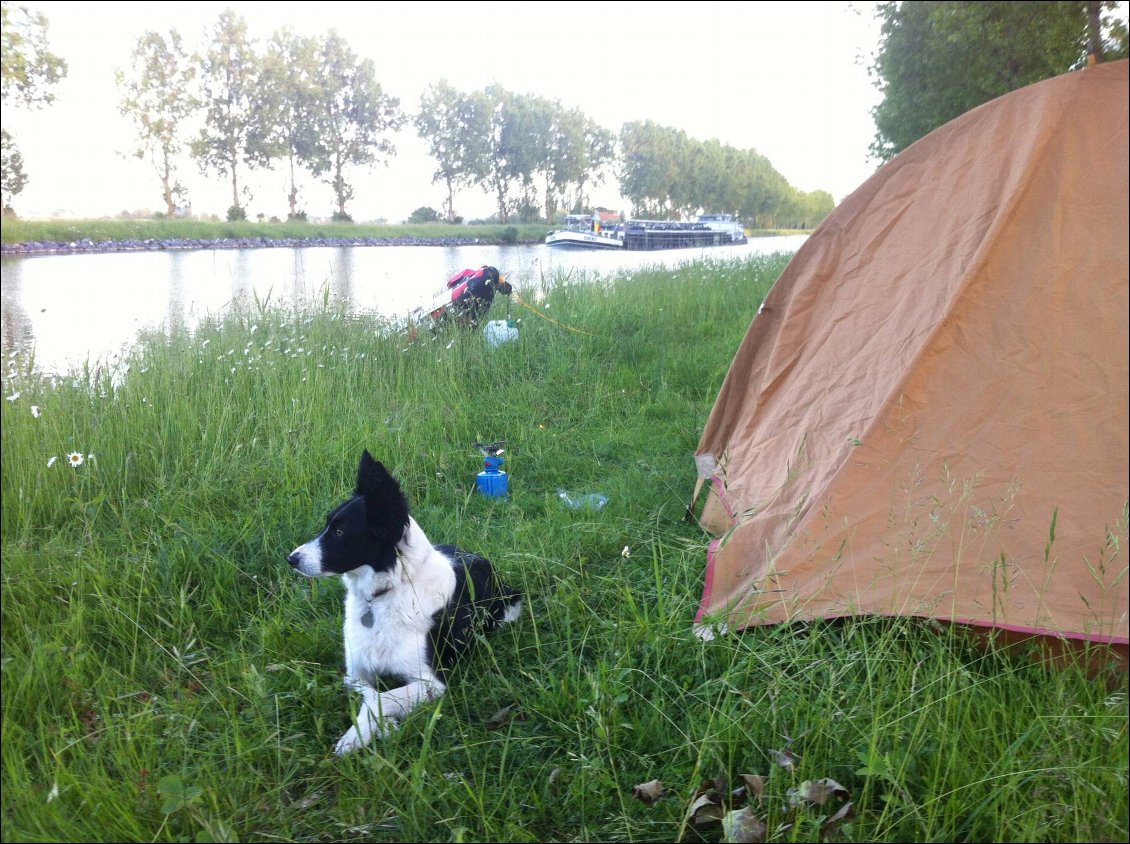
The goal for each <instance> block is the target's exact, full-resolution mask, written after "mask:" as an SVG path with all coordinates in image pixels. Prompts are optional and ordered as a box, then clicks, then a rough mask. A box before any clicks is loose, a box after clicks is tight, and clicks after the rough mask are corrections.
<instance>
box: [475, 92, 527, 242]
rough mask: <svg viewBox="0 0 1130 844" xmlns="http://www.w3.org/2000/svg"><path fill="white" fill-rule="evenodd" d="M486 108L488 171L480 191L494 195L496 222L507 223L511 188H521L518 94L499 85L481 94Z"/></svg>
mask: <svg viewBox="0 0 1130 844" xmlns="http://www.w3.org/2000/svg"><path fill="white" fill-rule="evenodd" d="M483 93H484V94H485V96H486V99H487V102H488V104H489V109H490V110H489V119H488V122H487V157H486V163H487V170H486V174H485V178H484V179H483V181H482V183H481V184H482V188H483V191H484V192H486V193H490V194H493V195H494V200H495V203H496V204H497V207H498V222H500V223H506V222H507V220H509V218H510V213H511V212H512V211H513V210H514V208H515V207H516V203H515V200H514V198H513V196H512V195H511V194H512V188H513V187H514V186H515V185H516V184H517V185H521V182H522V177H521V173H522V170H523V157H524V156H523V151H522V137H521V135H522V130H521V104H520V101H519V97H518V95H517V94H514V93H512V92H510V91H507V90H506V89H505V88H503V87H502V86H500V85H490V86H488V87H487V88H486V89H484V92H483Z"/></svg>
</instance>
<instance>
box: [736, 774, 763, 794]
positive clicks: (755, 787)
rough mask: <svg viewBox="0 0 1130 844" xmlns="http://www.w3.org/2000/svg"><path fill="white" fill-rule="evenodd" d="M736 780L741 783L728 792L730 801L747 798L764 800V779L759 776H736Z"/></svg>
mask: <svg viewBox="0 0 1130 844" xmlns="http://www.w3.org/2000/svg"><path fill="white" fill-rule="evenodd" d="M738 779H739V780H740V781H741V785H739V786H738V787H737V788H735V789H734V790H733V791H732V792H730V799H731V800H741V799H742V798H748V797H756V798H757V799H758V800H764V799H765V777H763V776H761V774H738Z"/></svg>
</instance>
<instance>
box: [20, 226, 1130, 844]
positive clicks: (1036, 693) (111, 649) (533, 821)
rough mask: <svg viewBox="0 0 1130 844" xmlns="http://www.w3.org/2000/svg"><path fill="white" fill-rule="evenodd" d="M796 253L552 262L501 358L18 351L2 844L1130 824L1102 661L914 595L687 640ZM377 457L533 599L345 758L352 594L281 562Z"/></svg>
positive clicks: (947, 831) (259, 320)
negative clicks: (585, 269)
mask: <svg viewBox="0 0 1130 844" xmlns="http://www.w3.org/2000/svg"><path fill="white" fill-rule="evenodd" d="M7 229H8V224H7V223H5V232H7ZM788 257H789V256H786V255H774V256H768V257H757V258H750V259H746V260H740V261H710V260H706V261H702V262H699V263H695V264H691V265H687V266H685V267H682V268H680V269H677V270H645V271H641V272H634V273H632V274H631V275H622V276H615V277H611V278H599V277H597V278H587V277H570V276H568V275H559V276H557V277H555V278H553V279H549V280H547V281H546V282H545V283H544V284H543V285H542V286H539V287H538V288H536V289H529V290H519V291H518V292H519V294H520V297H521V300H520V302H516V303H514V304H513V316H514V317H515V318H517V319H518V320H519V321H518V328H519V335H520V336H519V338H518V339H517V340H516V341H514V342H510V343H507V344H504V345H501V346H498V347H491V346H490V345H489V344H488V343H487V342H485V340H484V338H483V336H482V335H481V334H480V333H478V332H472V331H460V330H454V329H453V330H448V331H445V332H441V333H438V334H432V333H430V332H427V331H423V332H420V333H419V334H418V335H417V336H416V337H415V339H409V336H408V335H406V334H405V333H403V332H402V331H401V330H400V329H399V327H398V326H395V325H393V324H391V323H389V322H388V321H387V320H385V319H383V318H380V317H376V316H372V315H366V314H360V315H358V314H347V313H343V312H339V311H337V310H335V306H334V304H333V303H332V301H331V300H330V298H329V297H326V298H325V299H323V300H322V301H321V302H320V303H315V304H313V305H310V306H305V307H303V308H301V309H298V310H296V309H294V308H291V307H286V306H283V305H280V304H278V303H273V302H270V301H266V302H257V303H256V304H255V305H254V306H252V307H251V308H250V309H249V310H247V311H245V312H233V313H229V314H227V315H225V316H223V317H222V318H217V319H215V320H214V321H210V322H206V323H204V324H203V325H201V326H199V327H198V328H197V329H196V330H195V331H194V332H192V333H191V334H190V333H188V332H186V331H185V330H184V329H183V328H180V327H178V326H175V325H174V326H167V327H166V328H165V329H164V330H162V331H158V332H153V333H151V334H148V335H146V336H145V337H143V338H142V340H141V342H139V344H138V345H137V346H136V347H135V348H134V349H133V350H132V351H131V352H130V353H129V354H128V355H127V356H126V357H125V358H123V359H121V360H117V361H108V362H106V364H105V365H104V366H99V367H97V368H95V367H87V368H85V369H83V370H81V371H74V372H71V373H69V374H67V375H66V376H64V377H47V376H44V375H42V374H37V373H36V371H35V368H34V358H33V357H31V358H28V357H25V356H20V355H13V356H10V357H9V358H8V360H7V361H6V371H5V373H4V385H3V386H4V389H3V393H4V397H5V399H6V400H5V401H3V402H2V403H0V414H2V417H0V422H2V454H3V472H2V481H0V492H2V497H0V501H2V514H0V528H2V556H3V566H2V569H0V572H2V578H3V580H2V585H3V590H2V604H3V606H2V625H0V637H2V655H0V680H2V702H3V709H2V725H3V742H2V747H0V755H2V780H0V784H2V790H0V794H2V797H0V801H2V806H3V813H2V821H3V829H2V835H0V837H2V838H3V840H4V841H235V840H239V841H264V842H275V841H343V840H365V841H390V842H412V841H721V840H768V841H891V842H907V841H1033V842H1035V841H1096V842H1098V841H1125V840H1126V839H1127V836H1128V829H1130V822H1128V809H1127V798H1128V786H1127V769H1128V763H1130V751H1128V736H1127V679H1126V675H1125V674H1103V675H1100V676H1099V677H1091V676H1089V674H1088V671H1087V670H1085V669H1084V668H1083V667H1082V666H1081V665H1067V666H1063V665H1048V664H1045V663H1043V662H1041V661H1040V660H1038V659H1033V658H1032V654H1030V653H1027V652H1024V651H1023V650H1017V649H1015V648H1013V649H1008V648H1005V647H1003V646H997V645H993V644H990V645H989V646H988V647H984V646H981V645H979V644H977V643H975V642H973V641H972V640H970V639H969V638H967V637H966V636H964V635H962V634H961V633H960V631H957V630H954V629H951V628H947V627H944V626H941V625H938V624H935V623H931V622H928V621H922V620H914V619H848V620H842V621H839V622H826V623H817V624H808V625H793V626H780V627H766V628H756V629H751V630H748V631H745V632H742V633H739V634H731V635H726V636H720V637H718V638H715V639H713V640H711V641H704V640H702V639H700V638H698V637H696V636H695V635H694V634H693V632H692V620H693V617H694V613H695V610H696V608H697V605H698V601H699V598H700V597H701V591H702V583H703V571H704V565H705V559H706V553H705V551H706V544H707V542H708V541H709V539H710V537H708V536H706V535H705V534H704V533H703V532H702V530H701V529H700V528H699V527H697V525H696V524H695V523H694V522H693V521H692V520H688V519H687V518H686V511H687V506H688V504H689V503H690V499H691V495H692V492H693V489H694V483H695V474H694V463H693V454H694V450H695V446H696V445H697V442H698V438H699V435H700V433H701V430H702V427H703V425H704V423H705V421H706V418H707V416H708V414H709V412H710V409H711V406H712V403H713V400H714V397H715V395H716V394H717V391H718V388H719V386H720V385H721V382H722V379H723V378H724V377H725V374H726V372H727V369H728V367H729V364H730V360H731V358H732V356H733V353H734V351H735V349H736V347H737V344H738V342H739V341H740V339H741V338H742V336H743V335H744V333H745V332H746V330H747V328H748V326H749V323H750V320H751V319H752V318H753V316H754V314H755V313H756V311H757V308H758V305H759V304H760V302H761V299H762V298H763V297H764V295H765V293H766V292H767V291H768V290H769V288H770V287H771V286H772V284H773V282H774V281H775V279H776V278H777V276H778V275H779V273H780V272H781V270H782V269H783V267H784V265H785V263H786V262H787V259H788ZM522 303H525V305H523V304H522ZM500 307H502V306H500V305H499V304H497V303H496V305H495V310H494V312H493V316H496V317H497V316H499V311H500ZM500 439H501V440H506V443H507V444H506V450H505V454H504V458H505V460H506V465H505V467H504V468H505V469H507V470H508V471H509V473H510V495H509V497H508V498H506V499H492V498H486V497H484V496H482V495H480V494H479V493H477V492H476V491H475V484H474V477H475V474H476V473H477V472H478V471H479V470H480V468H481V466H482V459H481V455H480V454H479V453H478V452H477V451H476V449H475V448H474V444H475V443H476V442H483V441H493V440H500ZM363 448H368V449H369V450H370V451H371V452H372V453H373V454H374V455H375V456H376V457H377V458H378V459H381V460H382V461H383V462H385V463H386V464H387V465H388V466H389V468H390V469H391V470H392V471H393V472H394V473H395V474H397V475H398V476H399V477H400V478H401V480H402V482H403V485H404V488H405V491H406V493H407V494H408V496H409V499H410V500H411V502H412V504H413V508H414V513H415V515H416V518H417V520H418V521H419V522H420V523H421V525H423V526H424V529H425V530H426V531H427V533H428V534H429V536H430V537H431V538H432V539H433V541H437V542H440V541H443V542H455V543H458V544H460V545H463V546H464V547H467V548H471V549H474V550H476V551H479V552H481V553H483V554H485V555H486V556H488V557H490V558H491V559H492V560H493V561H494V563H495V565H496V566H497V567H498V568H499V569H500V571H501V572H502V574H503V575H504V577H505V578H506V579H507V580H508V581H509V582H510V583H512V584H514V585H515V586H517V587H519V588H520V589H522V590H523V592H525V594H526V596H527V600H526V607H525V611H524V614H523V616H522V618H521V619H519V620H518V621H517V622H516V623H515V624H512V625H508V626H507V627H505V628H503V629H502V630H500V631H498V632H497V633H494V634H492V635H491V636H490V637H489V638H486V639H483V640H481V641H480V642H479V643H478V647H477V650H476V651H475V652H474V654H473V656H472V657H471V658H470V659H469V660H468V661H467V662H465V663H463V664H462V665H461V666H459V667H458V668H457V669H456V671H455V672H454V675H453V676H452V678H451V682H450V688H449V690H448V693H447V694H446V695H445V696H444V697H443V698H442V699H440V700H439V701H438V702H436V703H434V704H430V705H427V706H423V707H421V708H419V709H418V710H416V711H415V712H414V713H413V714H412V715H411V716H410V717H409V718H408V719H407V720H406V722H405V723H404V725H403V726H402V727H401V729H400V730H399V731H397V732H395V733H394V734H393V735H391V736H390V737H388V738H386V739H384V740H382V741H379V742H377V743H375V744H374V745H373V746H372V747H371V748H369V749H367V750H364V751H361V752H358V753H355V754H351V755H349V756H346V757H342V758H338V757H335V756H334V755H333V754H332V752H331V750H332V747H333V744H334V742H335V741H336V740H337V738H338V737H339V736H340V735H341V734H342V733H343V732H344V731H345V730H346V729H347V728H348V726H349V719H350V715H351V712H352V711H353V706H354V703H355V701H354V699H353V697H351V695H350V693H348V692H347V691H346V689H345V688H344V687H343V686H342V683H341V677H342V654H341V647H342V644H341V597H342V590H341V585H340V583H339V582H337V581H336V580H334V579H321V580H308V579H306V578H303V577H301V576H299V575H296V574H295V573H294V572H293V571H291V570H290V567H289V566H288V565H287V563H286V555H287V554H288V553H289V552H290V551H291V550H292V549H293V548H294V547H295V546H296V545H298V544H300V543H301V542H302V541H304V540H305V539H307V538H308V537H310V536H311V535H312V534H313V533H314V532H316V531H317V530H319V529H320V526H321V524H322V521H323V518H324V514H325V512H326V510H327V509H329V508H330V507H331V506H332V505H334V504H335V503H337V502H338V501H339V500H341V498H342V497H344V496H345V495H347V494H348V493H349V491H350V490H351V489H352V486H353V482H354V479H355V474H356V466H357V460H358V457H359V456H360V453H361V451H362V449H363ZM560 491H565V492H567V493H569V494H571V495H573V496H582V495H585V494H589V493H601V494H603V495H605V496H607V504H606V505H605V506H603V507H602V508H599V509H595V508H590V509H577V510H574V509H570V508H569V507H567V506H565V504H564V503H563V502H562V500H561V498H560V497H559V492H560Z"/></svg>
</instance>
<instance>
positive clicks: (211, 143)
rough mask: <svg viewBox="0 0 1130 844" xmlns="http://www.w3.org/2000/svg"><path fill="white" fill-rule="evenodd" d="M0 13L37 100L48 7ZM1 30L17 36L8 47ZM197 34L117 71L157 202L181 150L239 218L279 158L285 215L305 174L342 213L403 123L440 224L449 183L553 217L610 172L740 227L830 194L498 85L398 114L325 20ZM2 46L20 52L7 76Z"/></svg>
mask: <svg viewBox="0 0 1130 844" xmlns="http://www.w3.org/2000/svg"><path fill="white" fill-rule="evenodd" d="M10 13H11V15H12V18H13V19H12V21H11V23H12V26H11V27H10V26H9V23H10V21H9V15H10ZM4 15H5V21H4V30H5V76H4V78H5V98H7V96H8V93H9V91H8V88H9V78H11V79H12V80H16V79H17V78H19V79H22V80H24V81H25V82H26V83H27V84H29V85H31V86H32V87H34V88H35V90H36V92H37V94H38V98H37V99H35V100H34V101H33V100H32V99H31V98H28V97H25V98H24V101H23V104H25V105H29V106H31V105H46V104H48V103H50V102H51V99H52V95H51V94H50V87H51V85H52V84H53V83H55V82H57V81H58V80H59V79H61V78H62V76H63V75H64V74H65V72H66V63H65V61H63V60H62V59H61V58H59V57H57V56H53V55H52V54H50V52H49V51H48V50H47V49H46V31H47V23H46V20H45V19H44V18H43V16H42V15H33V14H31V13H29V12H27V10H26V9H25V8H23V7H11V8H10V5H9V4H8V3H6V2H5V3H4ZM17 15H18V16H19V20H16V19H15V18H16V16H17ZM9 31H12V32H13V33H26V35H27V37H26V39H25V40H24V41H22V42H20V43H15V44H12V45H9V43H8V33H9ZM32 40H34V41H35V43H36V49H35V50H33V51H29V50H28V49H27V48H28V47H29V45H30V44H31V43H32ZM204 42H205V43H204V47H203V49H202V50H200V51H193V50H190V49H189V48H188V47H187V46H186V44H185V41H184V39H183V37H182V36H181V35H180V33H179V32H177V31H176V30H175V29H170V30H169V31H168V32H166V33H161V32H153V31H150V32H146V33H144V34H143V35H142V36H141V37H140V38H138V39H137V41H136V44H135V46H134V50H133V53H132V56H131V58H130V62H129V66H128V67H127V68H124V69H120V70H118V71H117V74H116V77H117V84H118V90H119V96H120V99H119V110H120V112H121V114H122V115H123V116H125V117H126V118H128V119H129V120H130V121H131V122H132V124H133V127H134V130H135V136H136V139H137V144H136V147H135V148H134V149H133V150H132V152H133V154H134V155H135V156H136V157H137V158H139V159H143V160H146V161H148V162H149V163H150V165H151V166H152V168H153V170H154V173H155V175H156V178H157V180H158V181H159V184H160V195H161V199H162V202H163V203H164V206H165V213H166V214H168V215H173V214H175V213H176V212H177V209H178V208H179V207H181V206H183V205H184V204H185V203H186V202H187V200H188V197H187V189H186V187H185V185H184V182H183V180H182V179H181V178H180V175H179V171H178V167H179V166H180V164H181V162H182V160H183V154H184V153H185V152H188V154H189V155H190V156H191V158H192V159H193V160H194V161H195V162H196V164H197V166H198V167H199V169H200V171H201V173H204V174H207V173H214V174H216V175H218V176H219V177H221V178H224V179H226V180H227V181H228V182H229V184H230V188H231V206H230V208H229V209H228V212H227V216H228V219H245V218H246V211H245V208H246V206H247V203H248V201H249V200H250V194H249V191H248V188H247V186H246V181H247V174H248V173H249V172H250V171H252V170H256V169H264V168H277V169H279V170H281V171H283V172H284V173H285V174H286V177H287V186H286V187H287V194H286V202H287V208H288V217H289V218H290V219H304V218H305V211H304V210H303V209H302V207H301V203H300V200H299V191H298V182H299V178H298V177H299V174H300V171H305V172H307V173H309V174H310V175H311V176H313V177H314V178H315V179H317V180H320V181H322V182H323V183H325V184H326V185H327V186H328V187H329V188H330V189H331V190H332V192H333V196H334V201H335V206H336V207H335V210H334V212H333V219H335V220H343V221H344V220H349V219H350V215H349V212H348V204H349V202H350V201H351V200H352V199H353V198H354V196H355V186H354V181H353V179H354V176H355V174H356V173H357V172H358V170H359V169H360V168H368V167H371V166H372V165H374V164H377V163H387V161H388V159H389V158H391V157H392V156H394V155H395V154H396V147H395V144H394V141H393V137H394V135H395V133H397V132H399V131H400V130H402V129H403V128H404V127H405V126H408V125H411V126H412V127H413V128H414V129H415V130H416V132H417V133H418V135H419V136H420V137H421V138H422V139H423V140H424V141H425V143H426V144H427V148H428V152H429V154H430V156H431V158H432V159H433V160H434V161H435V164H436V169H435V172H434V174H433V179H432V182H433V184H439V185H441V186H442V187H443V188H444V189H445V199H444V202H443V217H444V218H445V219H447V220H448V221H451V222H454V221H456V220H457V219H459V216H458V214H457V213H456V194H457V192H459V191H460V190H465V189H472V188H478V189H480V190H482V191H484V192H485V193H487V194H488V195H490V196H491V197H492V198H493V200H494V204H495V207H496V213H497V216H498V220H499V222H503V223H506V222H510V221H516V222H529V221H535V220H538V219H543V218H544V219H545V220H548V221H551V220H553V219H554V218H555V217H556V216H557V215H558V214H559V213H560V212H562V211H575V212H581V211H583V210H588V209H590V208H591V205H590V200H591V196H590V194H591V191H592V189H593V188H594V187H595V186H597V185H600V184H602V183H604V182H605V181H606V180H607V179H608V177H609V176H611V175H616V176H617V177H619V178H620V181H621V184H622V185H623V188H622V191H621V192H622V193H623V195H624V197H625V198H626V199H627V200H629V201H630V202H631V203H632V204H633V205H634V206H635V208H636V209H637V211H638V212H641V213H647V214H649V215H653V216H658V217H662V218H670V217H676V216H683V215H692V214H694V213H696V212H698V211H700V210H709V211H712V212H728V213H733V214H735V215H737V216H740V217H741V218H742V219H743V220H745V221H747V223H749V224H750V225H766V226H769V225H785V224H789V225H793V224H796V225H802V226H810V225H814V224H815V223H816V222H818V221H819V219H821V218H822V217H823V216H824V215H826V214H827V213H828V212H829V211H831V209H832V206H833V204H834V203H833V200H832V197H831V196H830V195H829V194H827V193H826V192H822V191H818V192H816V193H815V194H811V195H807V194H801V193H800V192H798V191H796V190H795V189H793V188H792V187H791V186H790V185H789V184H788V182H787V181H786V180H785V178H784V177H783V176H781V175H780V174H779V173H777V172H776V171H775V170H774V169H773V168H772V167H771V166H770V165H769V162H768V160H766V159H765V158H763V157H762V156H759V155H758V154H757V153H755V152H753V151H743V150H736V149H733V148H731V147H727V146H723V145H721V144H720V143H719V142H717V141H709V142H705V143H704V142H700V141H696V140H694V139H690V138H688V137H687V136H686V134H685V133H683V132H681V131H679V130H675V129H670V128H666V127H657V126H655V125H654V124H651V123H643V124H639V123H630V124H626V125H625V126H624V127H623V128H622V130H621V132H620V135H619V136H617V135H615V134H614V133H613V132H611V131H609V130H608V129H606V128H604V127H602V126H599V125H598V124H597V123H596V122H595V121H593V120H592V119H591V118H589V117H588V116H587V115H585V114H584V113H583V112H582V111H581V110H579V109H577V108H568V107H565V106H563V105H562V104H561V103H560V102H559V101H556V100H549V99H546V98H544V97H540V96H537V95H533V94H522V93H516V92H514V91H509V90H507V89H505V88H503V87H502V86H499V85H491V86H488V87H486V88H484V89H482V90H476V91H463V90H459V89H457V88H455V87H454V86H452V85H451V84H449V83H448V82H447V80H441V81H439V82H437V83H435V84H432V85H430V86H428V88H427V90H426V91H425V92H424V93H423V95H422V96H421V98H420V103H419V109H418V111H416V112H415V113H413V114H408V113H407V112H406V111H405V110H404V108H403V107H402V105H401V102H400V100H399V99H398V98H397V97H394V96H392V95H390V94H388V93H386V92H385V91H384V90H383V89H382V87H381V85H380V83H379V82H378V81H377V79H376V71H375V67H374V64H373V62H372V61H371V60H369V59H362V58H360V57H359V56H358V55H357V54H356V53H355V52H354V51H353V49H352V48H351V47H350V45H349V44H348V43H347V42H346V40H345V39H344V38H342V36H341V35H339V34H338V33H337V32H336V31H332V30H331V31H330V32H328V33H326V34H325V35H322V36H304V35H298V34H296V33H294V32H293V31H291V30H290V29H288V28H283V29H280V30H278V31H276V32H275V33H274V34H273V35H272V37H271V38H270V39H269V40H268V41H267V43H266V44H265V45H264V46H263V48H262V49H260V48H259V47H258V45H257V44H256V43H255V42H254V41H253V40H252V39H251V38H250V36H249V34H248V29H247V24H246V22H245V21H244V20H243V19H242V17H240V16H239V15H237V14H235V13H234V12H232V11H231V10H227V11H225V12H223V13H222V14H221V15H220V16H219V18H218V20H217V21H215V23H214V24H212V25H210V26H208V27H207V28H206V29H205V37H204ZM9 46H11V48H12V49H11V50H9ZM9 53H11V54H12V55H13V56H15V55H19V56H20V57H21V61H22V64H21V66H20V67H19V68H16V67H13V68H12V69H11V70H12V73H11V74H9V67H8V58H7V57H8V56H9ZM13 91H15V88H13ZM4 143H5V162H4V189H5V204H6V205H7V204H8V200H9V199H10V198H11V197H12V196H14V195H15V194H18V193H19V192H20V191H21V190H22V188H23V186H24V184H26V175H25V174H24V172H23V164H22V159H21V158H20V157H19V153H18V149H16V147H15V145H14V141H13V140H12V139H11V138H10V136H9V135H8V134H7V132H6V130H5V136H4ZM9 148H11V150H12V151H13V156H9V154H8V153H9ZM621 150H623V152H622V151H621ZM731 168H732V169H731Z"/></svg>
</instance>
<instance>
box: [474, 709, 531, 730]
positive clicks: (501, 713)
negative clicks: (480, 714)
mask: <svg viewBox="0 0 1130 844" xmlns="http://www.w3.org/2000/svg"><path fill="white" fill-rule="evenodd" d="M521 717H522V716H521V713H520V712H518V711H517V710H516V709H515V708H514V704H510V705H509V706H504V707H502V709H500V710H498V712H496V713H494V714H493V715H492V716H490V717H489V718H487V720H486V721H485V722H484V723H483V726H485V727H486V728H487V729H488V730H497V729H498V728H499V727H502V726H505V724H506V723H507V722H508V721H511V720H515V721H516V720H519V719H520V718H521Z"/></svg>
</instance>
